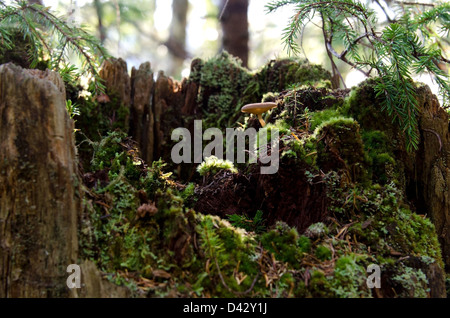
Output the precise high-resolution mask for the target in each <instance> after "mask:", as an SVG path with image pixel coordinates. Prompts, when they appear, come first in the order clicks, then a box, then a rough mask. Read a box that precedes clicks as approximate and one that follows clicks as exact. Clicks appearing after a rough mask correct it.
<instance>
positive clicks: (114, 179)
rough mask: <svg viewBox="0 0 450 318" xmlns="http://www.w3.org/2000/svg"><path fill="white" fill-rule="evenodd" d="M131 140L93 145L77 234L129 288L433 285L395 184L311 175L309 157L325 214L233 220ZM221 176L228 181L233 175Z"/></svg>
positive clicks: (247, 292) (416, 221)
mask: <svg viewBox="0 0 450 318" xmlns="http://www.w3.org/2000/svg"><path fill="white" fill-rule="evenodd" d="M347 121H348V123H349V124H352V125H354V124H353V121H351V120H347ZM330 124H331V123H329V124H328V125H330ZM323 126H324V127H325V126H327V125H323ZM336 126H337V127H341V126H339V125H336ZM337 127H335V128H337ZM343 127H346V126H345V125H344V126H343ZM293 139H294V140H296V139H295V138H293ZM313 141H314V139H313ZM296 142H298V141H296ZM310 142H312V141H310ZM315 142H318V141H317V140H316V141H315ZM132 149H133V147H132V142H131V141H129V140H128V141H127V137H126V135H124V134H121V133H119V132H116V133H113V134H111V135H109V136H108V137H107V138H106V139H104V140H102V142H100V143H99V144H98V146H97V147H96V149H95V156H94V161H93V163H94V166H95V167H96V168H95V169H103V171H104V173H106V174H107V175H108V178H107V179H106V180H105V179H103V180H99V182H91V187H90V189H89V190H88V192H87V193H88V195H87V197H86V200H85V206H86V212H87V213H86V215H85V218H84V222H83V227H82V229H81V233H82V239H81V243H82V247H83V252H84V256H85V257H87V258H90V259H92V260H95V261H96V262H97V264H98V266H99V267H100V268H101V269H102V270H103V271H104V272H106V273H107V276H108V277H109V278H110V280H111V281H113V282H115V283H116V284H120V285H126V286H128V287H129V288H130V289H131V290H132V291H134V294H135V296H147V297H429V296H442V290H441V289H442V284H441V283H442V282H443V281H444V277H443V272H442V269H441V268H442V266H443V263H442V258H441V251H440V247H439V243H438V240H437V236H436V233H435V229H434V226H433V225H432V224H431V222H430V221H429V220H428V219H427V218H425V217H423V216H419V215H417V214H415V213H413V212H412V211H411V209H410V208H409V206H408V205H407V204H406V203H405V202H404V200H403V196H402V194H401V192H400V191H399V190H398V189H396V188H395V186H394V185H386V186H382V185H378V184H373V185H367V184H360V183H354V182H352V180H348V178H346V175H345V174H344V173H342V170H340V169H338V170H337V171H334V170H332V171H331V172H330V173H328V174H327V175H325V176H322V177H314V176H313V175H312V174H311V172H313V171H317V170H314V168H313V167H311V166H309V168H308V170H307V171H310V175H308V174H306V176H307V177H305V178H306V179H305V182H310V183H311V184H314V183H317V182H319V180H320V179H323V180H320V182H319V184H323V185H324V189H326V193H324V195H322V197H326V198H328V199H329V200H330V202H329V203H327V207H328V212H327V214H326V215H324V216H322V217H321V221H320V222H319V223H317V222H314V221H313V222H312V223H310V226H308V227H307V228H306V229H301V231H299V229H298V227H297V228H296V227H294V226H290V225H288V224H286V223H285V222H281V221H274V222H273V223H271V224H270V223H268V224H266V226H267V227H266V229H265V230H264V229H263V230H261V229H260V230H259V231H258V233H255V232H248V231H246V230H244V229H240V228H237V227H235V226H233V225H232V224H231V223H230V221H231V220H233V219H232V218H230V219H229V221H227V220H226V218H228V217H229V216H227V215H223V218H220V217H218V216H211V215H208V214H207V213H205V212H204V213H203V214H201V213H198V212H195V211H194V210H193V209H192V208H190V204H189V203H188V202H189V200H190V199H189V198H191V197H192V196H194V197H195V196H197V195H196V191H193V187H195V185H190V186H189V187H186V186H183V185H180V184H177V183H175V182H174V181H172V180H170V176H169V174H166V173H164V172H163V169H164V167H163V165H162V163H161V162H155V163H154V164H153V165H152V167H147V166H145V165H142V163H141V162H140V161H139V159H138V156H137V154H136V152H134V151H130V150H132ZM110 157H111V158H110ZM288 162H290V164H288ZM302 165H303V166H302ZM282 166H283V167H284V169H286V172H287V173H288V172H289V171H291V174H290V176H291V179H292V180H296V178H295V177H293V175H292V171H295V170H294V169H296V170H297V171H299V172H302V171H305V170H303V169H304V168H305V167H307V166H305V163H304V161H303V159H302V158H301V157H298V158H294V157H292V156H285V157H284V159H282ZM302 167H303V168H302ZM95 169H94V170H95ZM302 173H305V172H302ZM224 175H228V176H233V175H236V174H232V173H230V172H226V171H224V172H222V173H219V174H217V175H216V176H215V178H221V180H223V176H224ZM236 176H237V175H236ZM91 178H95V176H91ZM215 178H212V180H215ZM241 178H242V180H244V179H245V176H242V177H241ZM278 178H280V176H278ZM230 180H232V182H231V183H230V186H232V185H235V184H238V183H237V181H238V180H239V179H236V178H235V177H233V178H231V179H230ZM233 180H234V181H233ZM308 180H309V181H308ZM241 182H243V181H241ZM259 182H262V184H265V185H268V184H270V183H269V182H268V181H267V180H263V179H259ZM281 183H282V182H275V183H273V184H279V185H280V184H281ZM207 186H209V187H210V188H211V189H213V187H212V186H211V184H208V185H207ZM221 186H223V184H222V185H221ZM197 187H198V186H197ZM291 188H294V187H291ZM215 189H217V188H215ZM278 190H280V189H278ZM307 192H308V191H306V192H305V193H307ZM286 193H287V192H286V189H284V190H283V188H281V190H280V191H279V194H280V195H283V194H284V195H286ZM272 195H273V196H276V195H274V194H269V196H272ZM197 199H198V200H202V199H201V196H200V197H197ZM223 200H225V198H223ZM256 200H257V201H258V200H259V199H258V198H256ZM266 200H267V199H266ZM289 200H291V202H292V199H289ZM269 201H270V200H269ZM272 202H275V201H272ZM288 202H289V201H288V200H285V203H286V204H287V203H288ZM315 202H316V201H315ZM210 203H213V201H210ZM280 203H283V201H280ZM237 207H239V205H237ZM294 210H295V209H294ZM294 210H292V211H294ZM313 210H315V211H316V209H313ZM234 212H235V213H239V210H237V211H234ZM266 212H267V211H266ZM262 215H263V217H264V218H268V217H269V216H270V215H268V214H267V213H263V214H262ZM249 216H250V215H249ZM286 220H287V221H288V222H289V218H287V219H286ZM302 233H303V234H302ZM371 264H376V265H378V266H380V268H381V273H382V277H381V279H382V288H381V289H371V288H369V287H368V285H367V283H366V281H367V276H368V274H367V271H366V270H367V267H368V266H369V265H371ZM444 290H445V289H444Z"/></svg>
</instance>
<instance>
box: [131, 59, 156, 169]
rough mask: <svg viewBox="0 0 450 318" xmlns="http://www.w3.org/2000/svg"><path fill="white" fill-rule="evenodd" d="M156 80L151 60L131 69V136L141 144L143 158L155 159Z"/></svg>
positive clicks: (148, 160)
mask: <svg viewBox="0 0 450 318" xmlns="http://www.w3.org/2000/svg"><path fill="white" fill-rule="evenodd" d="M154 87H155V82H154V80H153V72H152V70H151V65H150V63H149V62H146V63H143V64H141V66H139V69H135V68H134V67H133V69H132V70H131V116H130V136H132V137H133V138H134V140H136V142H137V143H138V145H139V150H140V152H141V156H142V159H144V160H145V161H146V162H148V163H150V162H152V161H153V151H154V144H155V132H154V130H155V127H154V126H155V118H154V111H153V95H154Z"/></svg>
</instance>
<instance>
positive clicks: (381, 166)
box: [361, 130, 396, 184]
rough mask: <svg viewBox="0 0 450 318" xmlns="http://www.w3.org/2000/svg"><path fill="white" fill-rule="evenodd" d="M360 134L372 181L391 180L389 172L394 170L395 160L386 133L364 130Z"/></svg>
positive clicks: (383, 181)
mask: <svg viewBox="0 0 450 318" xmlns="http://www.w3.org/2000/svg"><path fill="white" fill-rule="evenodd" d="M361 136H362V139H363V142H364V150H365V152H366V154H367V158H366V160H367V162H368V166H369V170H368V173H369V175H370V177H371V179H372V181H373V182H375V183H380V184H386V183H388V182H389V181H393V180H392V178H394V176H393V175H391V173H390V172H391V171H395V167H396V162H395V159H394V155H393V150H392V146H391V145H390V143H389V140H388V138H387V136H386V134H385V133H384V132H382V131H379V130H370V131H366V130H364V131H363V132H362V134H361Z"/></svg>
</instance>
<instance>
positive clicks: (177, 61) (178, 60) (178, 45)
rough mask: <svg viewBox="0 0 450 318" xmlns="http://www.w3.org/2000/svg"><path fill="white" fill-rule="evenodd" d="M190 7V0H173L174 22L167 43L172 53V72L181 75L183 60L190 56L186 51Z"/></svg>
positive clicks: (170, 71)
mask: <svg viewBox="0 0 450 318" xmlns="http://www.w3.org/2000/svg"><path fill="white" fill-rule="evenodd" d="M188 9H189V2H188V0H173V2H172V23H171V25H170V35H169V39H168V40H167V42H166V43H165V44H166V46H167V48H168V49H169V52H170V54H171V55H172V61H171V62H172V63H171V69H170V70H169V73H170V74H173V75H175V77H178V76H177V75H181V71H182V68H183V62H184V60H185V59H186V58H187V57H188V54H187V52H186V26H187V12H188Z"/></svg>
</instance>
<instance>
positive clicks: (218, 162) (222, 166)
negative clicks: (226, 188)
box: [197, 156, 237, 176]
mask: <svg viewBox="0 0 450 318" xmlns="http://www.w3.org/2000/svg"><path fill="white" fill-rule="evenodd" d="M223 170H228V171H230V172H232V173H237V169H236V168H235V167H234V165H233V163H232V162H231V161H229V160H223V159H219V158H217V157H216V156H211V157H208V158H205V161H203V162H202V163H201V164H200V165H199V166H198V167H197V172H198V173H199V174H200V175H201V176H207V175H211V176H214V175H216V174H217V173H218V172H219V171H223Z"/></svg>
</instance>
